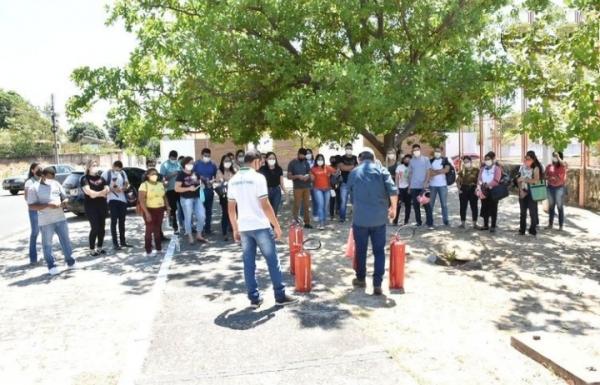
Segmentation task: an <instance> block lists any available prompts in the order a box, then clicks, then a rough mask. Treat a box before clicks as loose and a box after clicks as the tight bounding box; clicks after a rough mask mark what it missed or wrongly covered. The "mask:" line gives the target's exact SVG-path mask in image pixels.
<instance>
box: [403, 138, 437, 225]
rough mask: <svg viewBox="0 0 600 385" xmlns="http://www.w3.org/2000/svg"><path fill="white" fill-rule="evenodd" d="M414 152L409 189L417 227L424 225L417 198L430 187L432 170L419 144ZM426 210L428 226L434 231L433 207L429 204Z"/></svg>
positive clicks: (413, 149)
mask: <svg viewBox="0 0 600 385" xmlns="http://www.w3.org/2000/svg"><path fill="white" fill-rule="evenodd" d="M412 151H413V157H412V159H411V160H410V163H409V165H408V172H409V175H410V182H409V185H408V188H409V190H410V196H411V199H412V203H413V208H414V209H415V219H416V220H417V226H421V225H422V224H423V222H422V219H421V204H420V203H419V201H418V200H417V198H418V197H419V195H421V193H423V192H424V191H425V189H427V188H428V187H429V176H430V175H429V170H430V169H431V162H430V161H429V158H428V157H426V156H424V155H422V154H421V146H420V145H419V144H413V146H412ZM424 208H425V218H426V219H425V220H426V223H427V226H429V228H430V229H433V214H432V210H431V205H430V204H429V203H427V204H426V205H424Z"/></svg>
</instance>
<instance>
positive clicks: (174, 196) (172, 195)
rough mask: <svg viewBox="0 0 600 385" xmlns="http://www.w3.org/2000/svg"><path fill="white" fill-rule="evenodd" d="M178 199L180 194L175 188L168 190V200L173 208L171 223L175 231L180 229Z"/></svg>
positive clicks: (170, 215)
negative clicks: (178, 224) (178, 223)
mask: <svg viewBox="0 0 600 385" xmlns="http://www.w3.org/2000/svg"><path fill="white" fill-rule="evenodd" d="M178 200H179V194H178V193H177V192H176V191H175V190H169V191H167V201H168V202H169V207H170V208H171V213H170V214H169V225H171V227H172V228H173V231H178V230H179V226H177V214H178V213H179V211H178V210H177V201H178Z"/></svg>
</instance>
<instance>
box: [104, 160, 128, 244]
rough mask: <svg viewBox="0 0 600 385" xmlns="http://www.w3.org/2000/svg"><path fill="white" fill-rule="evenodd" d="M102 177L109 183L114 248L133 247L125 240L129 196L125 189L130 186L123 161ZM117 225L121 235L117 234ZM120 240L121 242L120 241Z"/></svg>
mask: <svg viewBox="0 0 600 385" xmlns="http://www.w3.org/2000/svg"><path fill="white" fill-rule="evenodd" d="M102 178H103V179H104V180H105V181H106V182H107V183H108V186H109V188H110V192H109V193H108V210H109V212H110V233H111V236H112V242H113V248H114V249H115V250H121V248H122V247H131V245H129V244H127V242H126V241H125V219H126V218H127V197H126V196H125V191H126V190H127V188H129V180H128V179H127V174H125V171H123V162H121V161H120V160H117V161H115V162H114V163H113V167H112V169H111V170H107V171H104V173H102ZM117 225H118V227H119V236H117ZM119 241H120V243H119Z"/></svg>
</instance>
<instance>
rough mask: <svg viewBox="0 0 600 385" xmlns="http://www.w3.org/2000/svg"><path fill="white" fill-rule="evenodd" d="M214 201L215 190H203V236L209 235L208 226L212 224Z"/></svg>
mask: <svg viewBox="0 0 600 385" xmlns="http://www.w3.org/2000/svg"><path fill="white" fill-rule="evenodd" d="M214 200H215V190H213V189H212V188H205V189H204V214H205V218H206V223H205V224H204V234H210V233H211V230H210V226H211V224H212V209H213V201H214Z"/></svg>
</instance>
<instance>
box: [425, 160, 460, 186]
mask: <svg viewBox="0 0 600 385" xmlns="http://www.w3.org/2000/svg"><path fill="white" fill-rule="evenodd" d="M434 160H435V158H434V159H431V163H433V161H434ZM446 166H449V167H450V171H448V172H447V173H446V184H447V185H448V186H452V185H453V184H454V183H455V182H456V169H455V168H454V165H453V164H452V163H451V162H450V161H449V160H448V158H447V157H443V158H442V168H443V167H446Z"/></svg>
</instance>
